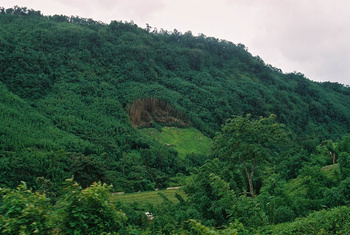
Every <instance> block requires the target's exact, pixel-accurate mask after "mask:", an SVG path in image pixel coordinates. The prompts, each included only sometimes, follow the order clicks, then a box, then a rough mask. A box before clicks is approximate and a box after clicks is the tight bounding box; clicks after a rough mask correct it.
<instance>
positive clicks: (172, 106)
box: [0, 6, 350, 234]
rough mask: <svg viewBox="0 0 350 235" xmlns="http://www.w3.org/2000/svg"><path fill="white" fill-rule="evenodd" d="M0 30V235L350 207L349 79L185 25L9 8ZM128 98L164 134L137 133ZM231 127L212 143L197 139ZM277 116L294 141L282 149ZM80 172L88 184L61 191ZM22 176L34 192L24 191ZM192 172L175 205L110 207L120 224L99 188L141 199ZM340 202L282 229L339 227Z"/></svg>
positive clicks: (136, 228) (147, 229)
mask: <svg viewBox="0 0 350 235" xmlns="http://www.w3.org/2000/svg"><path fill="white" fill-rule="evenodd" d="M0 25H1V27H0V41H1V43H0V186H1V187H6V188H7V187H9V188H12V189H1V193H2V196H3V197H2V199H1V203H0V208H1V215H0V216H1V217H0V218H1V222H0V223H1V227H0V228H1V232H2V233H5V234H6V233H12V234H13V233H20V232H23V233H34V232H38V233H50V232H53V233H55V232H56V233H58V232H61V233H74V232H76V233H78V232H81V233H84V234H88V233H101V232H106V233H114V232H120V233H129V234H130V233H136V234H138V233H139V234H140V233H149V234H156V233H168V234H170V233H185V234H186V233H233V234H235V233H237V232H238V233H248V232H251V233H253V232H257V231H254V229H257V228H258V227H264V226H265V225H266V224H267V223H270V224H276V223H282V222H288V221H291V220H293V219H294V218H297V217H299V218H300V217H302V216H307V215H309V214H310V213H313V212H314V211H316V210H320V209H321V208H334V207H337V206H340V205H347V204H348V203H349V201H350V197H349V195H350V193H349V192H350V183H349V176H350V173H349V172H350V170H349V169H350V166H349V156H350V147H349V146H350V144H349V143H350V141H349V140H350V138H349V136H344V135H345V134H347V133H349V132H350V102H349V94H350V92H349V87H348V86H343V85H341V84H337V83H330V82H326V83H316V82H312V81H310V80H308V79H307V78H305V76H304V75H303V74H301V73H290V74H283V73H282V71H281V70H279V69H277V68H274V67H273V66H271V65H266V64H265V63H264V61H263V60H262V59H261V58H260V57H258V56H256V57H253V56H252V55H251V54H250V53H249V52H248V51H247V48H246V47H245V46H244V45H243V44H237V45H235V44H233V43H231V42H228V41H225V40H219V39H216V38H213V37H206V36H205V35H199V36H197V37H195V36H193V35H192V33H191V32H190V31H189V32H186V33H181V32H178V31H177V30H174V31H173V32H169V31H166V30H163V29H161V30H157V29H153V30H152V28H151V27H150V26H147V28H146V29H141V28H139V27H138V26H137V25H136V24H134V23H133V22H117V21H112V22H111V23H110V24H103V23H101V22H96V21H94V20H92V19H84V18H80V17H73V16H71V17H67V16H62V15H54V16H43V15H42V14H41V13H40V11H35V10H32V9H27V8H25V7H18V6H15V7H13V8H9V9H4V8H1V7H0ZM138 101H148V102H143V103H142V102H141V103H142V105H135V106H133V104H138ZM153 101H158V102H156V103H157V104H156V103H154V102H153ZM152 103H154V105H153V106H152ZM148 105H151V107H148ZM131 107H133V108H134V110H133V111H134V112H133V115H134V116H135V117H138V118H140V120H141V122H144V123H146V122H147V121H151V122H152V124H153V125H154V127H155V128H156V129H157V130H162V131H163V133H160V132H155V133H156V134H155V136H156V137H155V139H156V141H155V140H154V138H152V137H150V135H149V130H147V129H144V130H141V131H138V130H135V128H134V126H132V124H134V125H135V123H133V118H132V116H133V115H131V112H130V109H131ZM142 107H143V108H145V109H146V111H147V112H142V110H141V108H142ZM249 113H250V114H251V115H247V114H249ZM272 113H274V114H276V117H275V116H274V115H271V114H272ZM233 114H235V115H237V116H236V118H234V119H229V118H230V117H232V115H233ZM259 117H260V118H259ZM262 117H268V118H262ZM227 119H229V120H228V121H227V122H226V120H227ZM154 121H155V122H154ZM277 122H278V123H281V124H277ZM225 123H226V124H225ZM160 124H161V125H163V126H161V125H160ZM223 124H224V126H223V129H222V131H221V133H218V134H217V136H216V137H215V140H214V148H215V150H216V151H214V152H211V150H210V148H211V144H212V141H211V140H210V139H209V138H207V137H204V136H208V137H214V136H215V133H216V132H217V131H220V125H223ZM166 125H175V126H176V125H177V126H188V125H191V127H189V128H185V129H176V128H173V127H171V128H165V127H164V126H166ZM283 125H285V127H286V128H288V129H289V130H291V131H292V132H293V133H294V134H293V138H292V140H291V141H290V142H289V143H290V144H289V143H288V144H285V145H284V146H280V145H279V143H280V142H283V141H282V140H285V136H286V131H285V129H284V126H283ZM197 130H199V131H200V132H201V133H203V134H204V135H201V134H199V132H198V131H197ZM152 131H153V129H152ZM174 132H175V133H176V134H175V133H174ZM182 133H185V134H184V135H180V134H182ZM158 134H159V135H158ZM178 134H179V135H178ZM342 136H343V138H342V139H339V138H340V137H342ZM323 140H326V141H323ZM321 141H323V142H321ZM165 144H170V145H172V146H165ZM219 159H220V160H219ZM72 175H73V176H74V178H75V179H76V180H77V181H78V183H80V185H81V186H82V187H83V188H85V189H84V190H82V189H80V188H79V187H78V185H77V184H75V183H73V182H72V181H69V182H70V183H68V185H70V186H69V187H68V186H67V189H66V191H64V190H63V189H62V187H61V186H60V185H61V183H62V182H63V181H64V179H66V178H69V177H71V176H72ZM21 181H26V182H27V184H28V186H29V187H30V188H32V190H33V191H31V190H29V191H28V190H26V189H24V188H21V187H22V186H20V188H17V189H15V188H16V187H17V185H19V184H20V182H21ZM98 181H101V182H102V183H93V182H98ZM189 181H190V183H189V185H188V186H186V187H185V188H186V192H187V194H188V195H187V196H182V195H178V196H176V197H177V200H174V201H172V200H168V199H167V198H168V197H167V195H163V196H162V198H163V202H161V203H159V204H157V206H152V205H148V206H144V205H143V206H137V205H136V204H135V205H126V204H123V203H120V204H118V203H116V204H117V208H119V209H123V211H124V210H125V213H127V215H128V217H129V220H128V221H127V222H126V217H125V215H124V214H123V213H122V212H120V211H118V210H117V209H116V207H115V205H113V203H111V201H110V196H109V192H108V191H109V190H110V187H107V186H106V185H105V184H104V183H108V184H113V189H114V190H118V191H119V190H120V191H121V190H122V191H125V192H135V191H145V190H154V189H155V188H166V187H167V186H169V185H170V184H174V185H179V184H183V183H187V182H189ZM91 184H93V185H92V186H91V187H89V186H90V185H91ZM253 187H254V188H253ZM35 190H37V192H38V193H34V191H35ZM247 190H248V191H250V195H252V196H254V195H257V197H256V198H255V199H254V200H253V199H251V198H249V197H247ZM39 192H40V193H45V194H46V196H47V197H49V198H50V199H51V201H50V203H51V204H52V206H51V205H50V203H49V202H48V201H47V200H48V199H47V198H46V196H44V194H40V193H39ZM8 195H12V196H11V197H8ZM171 199H173V197H171ZM25 202H28V203H27V204H26V203H25ZM12 205H13V207H12ZM24 205H29V206H28V207H27V206H24ZM33 205H35V207H34V206H33ZM146 209H147V211H149V212H151V213H152V214H153V215H154V216H155V217H154V220H153V222H151V223H149V222H148V221H147V218H146V217H145V215H144V213H143V212H144V211H146ZM346 210H347V208H342V209H339V208H335V209H330V210H328V211H325V212H323V211H321V212H320V214H316V213H315V215H317V216H316V217H319V218H317V219H315V218H316V217H312V216H311V217H306V218H303V219H298V220H296V222H293V223H288V226H287V227H274V228H275V229H276V231H285V233H292V232H293V233H294V232H295V233H322V232H323V233H326V232H329V233H332V232H334V231H335V228H339V230H340V232H343V233H346V232H348V228H347V227H346V226H347V224H348V221H349V219H348V218H347V215H346V216H345V218H344V220H342V219H339V216H338V215H339V214H337V213H341V212H342V213H345V214H346V213H347V211H346ZM11 213H12V214H11ZM322 213H323V214H322ZM332 213H334V214H332ZM313 215H314V214H313ZM328 215H332V216H334V219H333V218H328V217H327V216H328ZM323 219H328V221H329V223H328V222H324V221H323ZM186 221H187V222H186ZM298 221H299V222H300V221H303V222H300V224H298V225H295V224H297V223H299V222H298ZM305 221H309V222H310V221H311V222H312V223H311V222H310V223H309V222H305ZM339 221H341V224H339V223H340V222H339ZM338 222H339V223H338ZM294 223H295V224H294ZM308 223H309V224H308ZM127 224H128V225H129V226H127ZM306 224H308V225H306ZM17 225H18V226H17ZM213 226H215V227H213ZM293 226H297V227H293ZM298 226H299V227H298ZM307 226H309V227H310V228H307ZM322 226H323V227H322ZM337 226H338V227H337ZM288 229H290V230H288ZM298 229H299V230H298ZM264 231H267V230H264ZM269 232H271V231H270V230H269ZM281 233H283V232H281Z"/></svg>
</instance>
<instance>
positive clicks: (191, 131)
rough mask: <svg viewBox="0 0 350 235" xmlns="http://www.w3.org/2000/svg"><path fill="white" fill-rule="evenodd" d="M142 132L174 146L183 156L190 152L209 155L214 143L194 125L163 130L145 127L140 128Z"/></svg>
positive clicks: (164, 128)
mask: <svg viewBox="0 0 350 235" xmlns="http://www.w3.org/2000/svg"><path fill="white" fill-rule="evenodd" d="M140 132H141V133H143V134H145V135H148V136H151V137H153V138H155V139H156V140H157V141H158V142H159V143H161V144H164V145H166V146H169V147H170V148H174V149H175V150H176V151H177V152H178V153H179V156H180V157H182V158H183V157H185V156H186V154H189V153H195V154H203V155H206V156H208V155H209V154H210V151H211V146H212V143H213V141H212V139H210V138H208V137H206V136H205V135H203V134H202V133H201V132H200V131H198V130H197V129H195V128H193V127H190V128H177V127H163V128H162V131H158V130H157V129H155V128H144V129H140Z"/></svg>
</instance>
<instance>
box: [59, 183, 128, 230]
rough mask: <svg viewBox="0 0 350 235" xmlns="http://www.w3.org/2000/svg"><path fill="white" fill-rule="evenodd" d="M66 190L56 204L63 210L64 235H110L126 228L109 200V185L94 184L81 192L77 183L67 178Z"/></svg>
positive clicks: (124, 222)
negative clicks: (65, 234) (99, 234)
mask: <svg viewBox="0 0 350 235" xmlns="http://www.w3.org/2000/svg"><path fill="white" fill-rule="evenodd" d="M65 190H66V194H65V196H64V198H63V199H62V201H61V202H59V203H58V206H59V207H61V210H62V211H61V213H62V214H61V215H60V216H62V228H61V231H62V232H63V233H69V234H77V233H80V234H89V233H101V232H102V233H103V232H105V233H113V232H118V231H120V230H121V229H123V228H124V227H125V226H126V220H127V218H126V216H125V214H124V213H123V212H121V211H117V210H116V208H115V206H114V205H113V204H112V203H111V201H110V190H111V187H110V186H107V185H106V184H101V183H93V184H92V185H91V186H90V187H88V188H86V189H84V190H81V188H80V187H79V185H78V184H77V183H76V182H74V181H73V180H72V179H69V180H66V185H65Z"/></svg>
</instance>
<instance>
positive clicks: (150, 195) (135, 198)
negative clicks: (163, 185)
mask: <svg viewBox="0 0 350 235" xmlns="http://www.w3.org/2000/svg"><path fill="white" fill-rule="evenodd" d="M158 192H161V193H162V194H164V195H165V196H166V197H167V198H168V199H169V200H170V201H172V202H179V201H178V200H177V199H176V197H175V193H177V194H180V195H181V196H182V197H185V193H184V192H183V190H182V189H181V188H179V189H165V190H159V191H149V192H140V193H126V194H114V195H113V196H112V198H113V200H116V201H121V202H124V203H134V202H136V203H139V204H147V203H151V204H153V205H155V206H156V205H159V204H161V203H162V202H163V199H162V198H161V196H159V194H158Z"/></svg>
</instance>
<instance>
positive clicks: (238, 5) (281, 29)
mask: <svg viewBox="0 0 350 235" xmlns="http://www.w3.org/2000/svg"><path fill="white" fill-rule="evenodd" d="M15 5H18V6H20V7H23V6H26V7H28V8H32V9H34V10H40V11H41V12H42V13H43V14H44V15H53V14H62V15H67V16H71V15H74V16H80V17H84V18H92V19H94V20H97V21H103V22H105V23H110V21H111V20H122V21H131V20H133V21H134V22H135V23H136V24H137V25H138V26H140V27H142V28H145V27H146V23H148V24H149V25H150V26H151V27H155V28H157V29H161V28H163V29H165V30H168V31H173V30H174V29H177V30H178V31H180V32H182V33H185V32H186V31H189V30H190V31H192V33H193V35H198V34H199V33H203V34H204V35H206V36H211V37H215V38H219V39H225V40H228V41H231V42H233V43H242V44H244V45H245V46H246V47H247V48H248V50H249V52H250V53H252V54H253V55H254V56H256V55H259V56H260V57H261V58H262V59H263V60H264V61H265V63H267V64H271V65H272V66H274V67H277V68H280V69H282V71H283V72H285V73H288V72H293V71H296V72H301V73H303V74H304V75H305V76H306V77H307V78H309V79H311V80H314V81H332V82H339V83H342V84H347V85H350V75H349V74H350V0H17V1H16V0H2V1H1V2H0V6H3V7H5V8H10V7H13V6H15Z"/></svg>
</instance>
